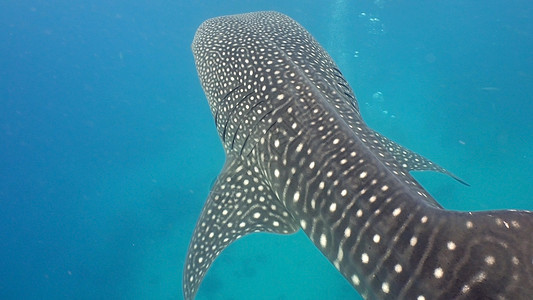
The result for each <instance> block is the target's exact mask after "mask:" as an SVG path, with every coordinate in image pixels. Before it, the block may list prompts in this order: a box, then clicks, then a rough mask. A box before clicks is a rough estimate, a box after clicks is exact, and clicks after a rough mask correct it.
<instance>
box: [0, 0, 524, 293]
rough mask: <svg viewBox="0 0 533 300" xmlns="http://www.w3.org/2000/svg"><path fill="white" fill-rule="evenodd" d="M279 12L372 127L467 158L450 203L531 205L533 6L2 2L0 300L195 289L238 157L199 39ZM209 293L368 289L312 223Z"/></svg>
mask: <svg viewBox="0 0 533 300" xmlns="http://www.w3.org/2000/svg"><path fill="white" fill-rule="evenodd" d="M257 10H277V11H280V12H283V13H285V14H288V15H289V16H291V17H293V18H294V19H296V20H297V21H298V22H300V23H301V24H302V25H303V26H304V27H306V28H307V29H308V30H309V31H310V32H311V33H312V34H313V35H314V36H315V37H316V38H317V39H318V41H319V42H320V43H321V44H322V45H323V46H324V47H325V48H326V49H327V50H328V51H329V52H330V54H331V55H332V56H333V58H334V59H335V60H336V61H337V63H338V64H339V66H340V69H341V70H342V71H343V73H344V74H345V76H346V78H347V80H348V81H349V82H350V84H351V86H352V88H353V89H354V91H355V93H356V95H357V97H358V100H359V103H360V106H361V111H362V114H363V117H364V118H365V120H366V121H367V122H368V124H369V125H370V126H371V127H373V128H374V129H376V130H378V131H380V132H382V133H383V134H385V135H386V136H388V137H390V138H392V139H394V140H395V141H397V142H399V143H401V144H403V145H405V146H407V147H409V148H411V149H413V150H415V151H417V152H419V153H421V154H423V155H425V156H427V157H429V158H430V159H432V160H434V161H435V162H437V163H439V164H441V165H442V166H444V167H446V168H447V169H449V170H451V171H452V172H454V173H455V174H457V175H458V176H460V177H461V178H463V179H464V180H466V181H467V182H469V183H470V184H471V187H466V186H463V185H460V184H458V183H457V182H455V181H454V180H452V179H450V178H447V177H446V176H443V175H440V174H433V173H416V174H415V176H416V178H417V179H419V181H420V182H421V183H422V184H423V185H424V186H425V187H426V188H427V189H428V190H429V191H430V192H431V194H432V195H433V196H434V197H435V198H436V199H437V200H438V201H439V202H440V203H441V204H442V205H443V206H445V207H446V208H449V209H458V210H484V209H495V208H517V209H530V210H533V202H532V196H531V194H532V192H533V186H532V184H531V183H532V173H531V170H532V169H533V158H532V147H533V134H532V132H533V122H532V117H531V116H532V115H533V104H532V103H533V101H531V100H532V96H533V73H532V72H533V71H532V70H533V3H532V2H531V1H525V0H488V1H482V2H480V1H472V0H470V1H468V0H467V1H464V0H461V1H459V0H447V1H441V0H436V1H414V0H364V1H363V0H361V1H355V0H342V1H341V0H335V1H315V2H311V1H304V0H297V1H278V0H275V1H273V0H270V1H251V0H248V1H231V0H230V1H224V2H220V1H213V0H209V1H200V0H197V1H183V0H182V1H163V0H151V1H102V0H96V1H65V0H57V1H25V0H22V1H3V2H1V3H0V45H1V46H0V299H182V298H183V297H182V289H181V276H182V268H183V264H184V258H185V253H186V251H187V246H188V243H189V238H190V236H191V234H192V231H193V229H194V225H195V222H196V219H197V217H198V215H199V213H200V210H201V208H202V206H203V203H204V201H205V199H206V197H207V195H208V192H209V189H210V187H211V184H212V183H213V181H214V179H215V178H216V176H217V174H218V172H219V171H220V169H221V167H222V164H223V162H224V154H223V150H222V146H221V144H220V142H219V139H218V136H217V134H216V131H215V127H214V122H213V119H212V116H211V114H210V111H209V107H208V105H207V101H206V99H205V96H204V94H203V91H202V89H201V87H200V84H199V81H198V79H197V76H196V71H195V67H194V61H193V57H192V53H191V50H190V44H191V41H192V38H193V35H194V32H195V30H196V28H197V26H198V25H200V23H201V22H202V21H204V20H205V19H207V18H210V17H215V16H219V15H225V14H235V13H243V12H249V11H257ZM197 299H199V300H200V299H220V300H241V299H242V300H244V299H277V300H281V299H306V300H314V299H359V298H358V295H357V293H356V292H355V290H353V289H352V287H351V286H350V285H349V284H348V283H347V282H346V281H345V280H344V279H343V278H342V277H341V276H340V275H339V273H338V272H337V271H336V270H335V269H334V268H333V267H332V266H331V265H330V264H329V262H328V261H327V260H326V259H325V258H324V257H322V255H321V254H320V253H319V252H318V250H316V249H315V247H314V246H313V245H312V244H311V243H310V242H309V241H308V240H307V238H306V237H305V235H303V234H302V233H297V234H294V235H289V236H280V235H272V234H254V235H250V236H246V237H244V238H242V239H241V240H239V241H238V242H236V243H235V244H233V245H231V246H230V247H229V248H228V249H226V250H225V251H224V252H223V253H222V254H221V256H220V257H219V258H218V259H217V260H216V262H215V263H214V265H213V267H212V268H211V270H210V271H209V273H208V275H207V277H206V278H205V281H204V283H203V285H202V286H201V288H200V291H199V293H198V297H197Z"/></svg>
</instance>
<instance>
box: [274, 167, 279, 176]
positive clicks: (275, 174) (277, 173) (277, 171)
mask: <svg viewBox="0 0 533 300" xmlns="http://www.w3.org/2000/svg"><path fill="white" fill-rule="evenodd" d="M274 176H276V177H279V170H278V169H275V170H274Z"/></svg>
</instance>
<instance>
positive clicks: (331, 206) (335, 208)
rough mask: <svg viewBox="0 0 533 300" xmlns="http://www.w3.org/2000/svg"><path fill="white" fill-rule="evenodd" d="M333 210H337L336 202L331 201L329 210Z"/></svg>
mask: <svg viewBox="0 0 533 300" xmlns="http://www.w3.org/2000/svg"><path fill="white" fill-rule="evenodd" d="M335 210H337V203H335V202H333V203H331V205H330V206H329V211H330V212H334V211H335Z"/></svg>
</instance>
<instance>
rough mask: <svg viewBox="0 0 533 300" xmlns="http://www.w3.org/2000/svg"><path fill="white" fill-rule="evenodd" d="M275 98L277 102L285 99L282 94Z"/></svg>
mask: <svg viewBox="0 0 533 300" xmlns="http://www.w3.org/2000/svg"><path fill="white" fill-rule="evenodd" d="M276 98H277V99H278V100H283V98H285V95H283V94H279V95H278V96H277V97H276Z"/></svg>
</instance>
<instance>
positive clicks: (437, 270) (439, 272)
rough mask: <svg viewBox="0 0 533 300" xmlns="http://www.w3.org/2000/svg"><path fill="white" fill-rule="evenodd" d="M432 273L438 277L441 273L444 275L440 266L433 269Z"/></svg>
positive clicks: (440, 276)
mask: <svg viewBox="0 0 533 300" xmlns="http://www.w3.org/2000/svg"><path fill="white" fill-rule="evenodd" d="M433 275H434V276H435V278H437V279H440V278H442V275H444V271H442V268H440V267H439V268H436V269H435V271H433Z"/></svg>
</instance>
